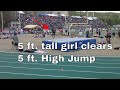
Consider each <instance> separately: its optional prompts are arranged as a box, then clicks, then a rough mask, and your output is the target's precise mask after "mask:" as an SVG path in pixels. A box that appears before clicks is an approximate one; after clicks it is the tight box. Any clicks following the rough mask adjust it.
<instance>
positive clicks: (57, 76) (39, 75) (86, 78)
mask: <svg viewBox="0 0 120 90" xmlns="http://www.w3.org/2000/svg"><path fill="white" fill-rule="evenodd" d="M0 73H2V74H14V75H25V76H40V77H41V76H42V77H57V78H71V79H75V78H76V79H98V78H85V77H70V76H56V75H40V74H27V73H13V72H0Z"/></svg>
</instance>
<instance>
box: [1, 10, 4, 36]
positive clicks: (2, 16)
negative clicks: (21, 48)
mask: <svg viewBox="0 0 120 90" xmlns="http://www.w3.org/2000/svg"><path fill="white" fill-rule="evenodd" d="M1 21H2V22H1V23H2V30H1V35H2V34H3V33H2V32H3V28H4V27H3V13H2V12H1Z"/></svg>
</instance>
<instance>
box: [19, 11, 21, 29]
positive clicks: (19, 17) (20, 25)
mask: <svg viewBox="0 0 120 90" xmlns="http://www.w3.org/2000/svg"><path fill="white" fill-rule="evenodd" d="M20 20H21V19H20V12H19V30H21V22H20Z"/></svg>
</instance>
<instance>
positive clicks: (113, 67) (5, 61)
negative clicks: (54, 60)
mask: <svg viewBox="0 0 120 90" xmlns="http://www.w3.org/2000/svg"><path fill="white" fill-rule="evenodd" d="M0 62H3V63H18V64H28V65H30V64H32V65H33V64H39V65H49V66H50V65H52V66H53V65H55V64H40V63H23V62H22V63H20V62H9V61H0ZM55 66H66V67H94V68H120V67H98V66H78V65H58V64H57V65H55Z"/></svg>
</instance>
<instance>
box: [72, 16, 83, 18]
mask: <svg viewBox="0 0 120 90" xmlns="http://www.w3.org/2000/svg"><path fill="white" fill-rule="evenodd" d="M71 17H72V18H81V17H80V16H71Z"/></svg>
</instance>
